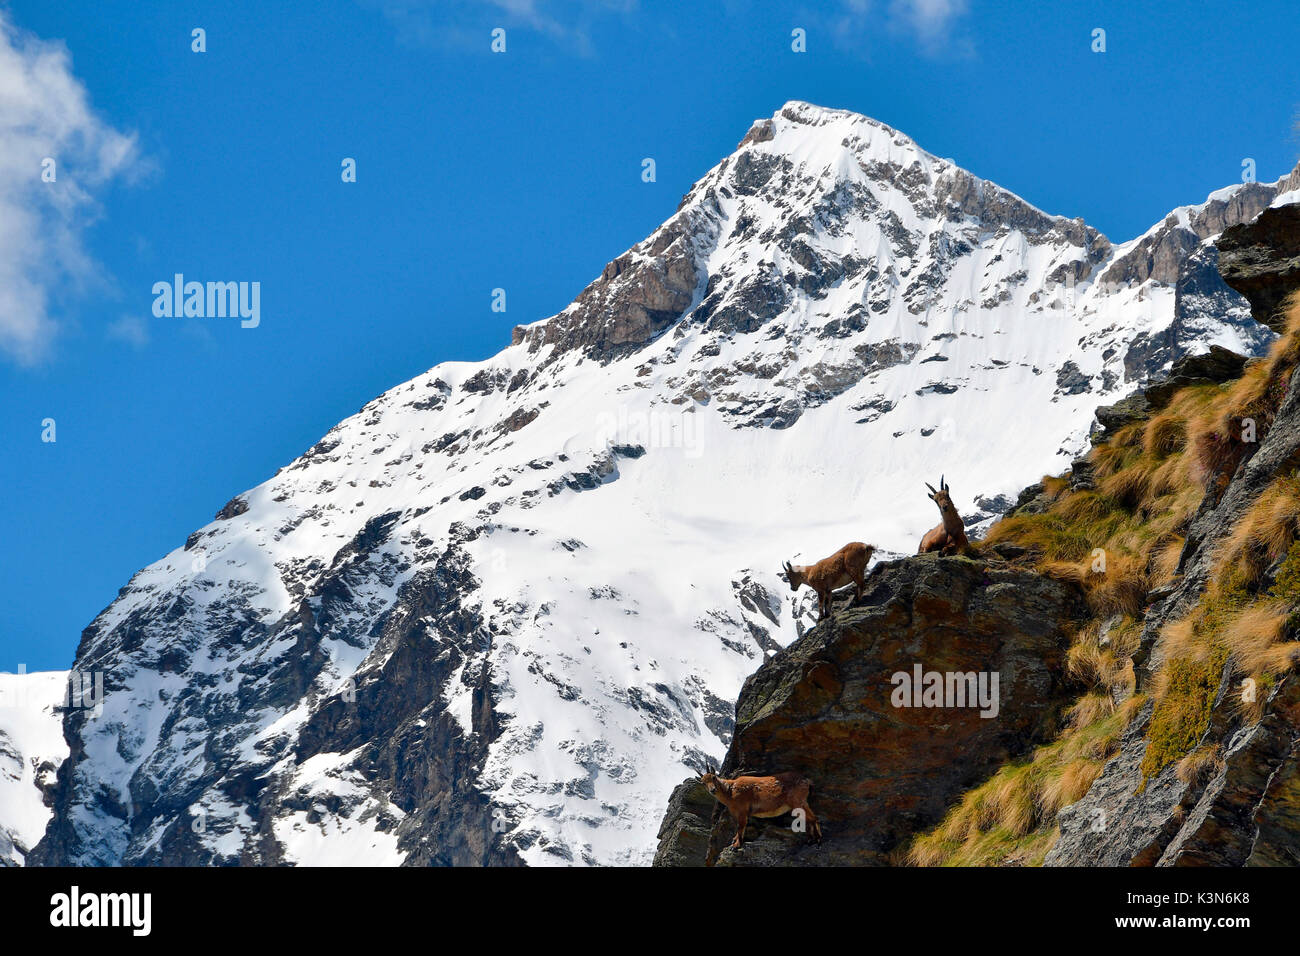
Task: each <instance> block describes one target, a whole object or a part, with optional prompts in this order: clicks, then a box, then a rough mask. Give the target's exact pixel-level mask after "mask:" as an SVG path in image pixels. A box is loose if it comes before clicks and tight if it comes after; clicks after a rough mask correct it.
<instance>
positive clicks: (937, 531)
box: [916, 475, 971, 554]
mask: <svg viewBox="0 0 1300 956" xmlns="http://www.w3.org/2000/svg"><path fill="white" fill-rule="evenodd" d="M925 487H927V488H929V489H930V500H931V501H933V502H934V503H935V504H936V505H938V506H939V514H940V515H941V516H942V519H943V520H942V521H940V522H939V523H938V524H937V525H935V526H934V527H933V528H931V529H930V530H929V531H927V532H926V533H925V537H923V538H922V539H921V547H920V548H918V549H917V551H916V553H917V554H929V553H930V552H931V551H938V552H939V553H940V554H970V552H971V546H970V541H968V540H967V539H966V527H965V525H964V524H962V520H961V515H959V514H957V509H956V508H955V507H954V506H953V503H952V497H951V496H950V495H949V494H948V484H947V482H945V481H944V480H943V475H940V476H939V490H938V491H935V490H934V485H932V484H930V483H929V482H926V485H925Z"/></svg>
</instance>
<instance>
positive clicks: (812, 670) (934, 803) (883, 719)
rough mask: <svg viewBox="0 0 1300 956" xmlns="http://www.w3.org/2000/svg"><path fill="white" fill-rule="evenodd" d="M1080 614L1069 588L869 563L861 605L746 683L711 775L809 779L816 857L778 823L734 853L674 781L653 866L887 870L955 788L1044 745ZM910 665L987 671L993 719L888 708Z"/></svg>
mask: <svg viewBox="0 0 1300 956" xmlns="http://www.w3.org/2000/svg"><path fill="white" fill-rule="evenodd" d="M1081 610H1082V608H1081V602H1080V598H1079V595H1078V593H1077V592H1076V591H1075V590H1074V588H1072V587H1070V586H1067V585H1065V584H1061V583H1059V582H1057V581H1053V580H1050V579H1048V578H1045V577H1042V576H1040V575H1037V574H1034V573H1032V572H1027V571H1019V570H1012V569H1009V568H1007V567H1005V566H1003V565H1001V564H999V563H984V562H975V561H970V560H967V559H965V558H959V557H951V558H940V557H938V556H935V555H925V556H920V557H912V558H904V559H902V560H899V561H894V562H889V563H886V564H882V565H879V566H878V568H877V570H876V572H875V573H874V574H873V576H872V578H871V579H870V580H869V582H868V586H867V592H866V594H865V595H864V597H863V600H862V602H861V604H860V605H858V606H851V602H848V603H841V604H839V605H837V606H836V610H835V614H834V618H833V621H831V622H827V623H822V624H818V625H817V626H816V627H814V628H813V629H812V630H810V631H809V632H808V633H807V634H805V635H804V636H803V637H802V638H800V639H799V640H798V641H796V642H795V643H794V644H792V645H791V646H790V647H788V648H786V649H785V650H784V651H782V652H780V653H779V654H777V655H776V656H774V657H773V658H771V659H770V660H768V661H767V662H766V663H765V664H763V666H762V667H760V668H759V669H758V671H756V672H755V673H754V674H753V675H752V676H751V677H750V678H749V679H748V680H747V681H746V682H745V685H744V688H743V689H742V690H741V694H740V699H739V701H738V703H737V705H736V731H735V737H734V739H733V741H732V744H731V748H730V750H729V751H728V753H727V757H726V761H725V763H724V764H723V767H722V770H723V772H724V774H734V773H736V772H738V771H742V770H743V771H746V772H752V773H759V774H762V773H775V772H778V771H782V770H794V771H798V772H799V773H802V774H805V775H806V776H808V777H809V778H810V779H811V780H812V781H813V785H814V790H813V795H812V805H813V809H814V811H815V812H816V813H817V814H818V816H819V817H820V818H821V822H822V824H823V827H824V832H825V840H824V842H823V844H822V845H821V846H820V847H813V846H809V845H807V843H806V838H805V836H804V835H803V834H800V833H795V832H793V831H792V830H791V828H790V826H789V818H785V819H784V820H782V819H777V820H771V821H755V822H751V824H750V832H749V834H748V842H747V843H746V846H745V848H744V850H743V851H741V852H736V851H734V850H731V849H725V848H726V847H727V844H728V843H729V842H730V841H731V839H732V837H733V836H734V833H735V831H734V827H733V824H732V821H731V818H730V816H729V815H727V814H726V813H725V812H721V813H720V812H718V811H717V804H715V803H714V802H713V800H712V799H711V798H710V797H709V796H708V794H707V793H705V792H704V791H703V790H702V789H701V788H700V787H699V785H698V784H697V783H696V782H695V781H694V780H687V781H686V782H684V783H683V784H681V785H680V786H679V787H678V788H677V790H676V791H675V792H674V794H673V796H672V799H671V802H670V806H669V810H668V814H667V816H666V817H665V820H664V823H663V826H662V828H661V830H660V843H659V850H658V853H657V854H656V858H655V863H656V865H660V866H689V865H700V864H703V863H705V862H706V860H707V862H710V863H712V862H715V861H716V863H717V864H718V865H734V866H769V865H812V866H816V865H833V864H858V865H862V864H867V865H885V864H888V863H889V862H890V860H891V854H894V853H896V852H897V851H899V850H900V849H901V848H902V847H903V846H905V844H906V840H907V838H908V837H910V836H911V835H912V834H914V833H916V832H918V830H919V829H921V828H923V827H927V826H931V825H933V824H934V823H936V822H937V821H938V820H939V819H940V817H941V816H942V815H943V813H944V811H945V810H946V809H947V807H948V806H949V805H950V804H951V802H952V801H953V800H954V799H956V798H957V797H958V796H959V795H960V794H961V793H963V792H964V791H965V790H966V789H968V788H969V787H971V786H973V785H975V784H977V783H979V782H981V781H982V780H984V779H985V778H987V777H988V776H989V775H990V774H991V773H992V772H993V771H994V770H995V769H996V768H997V767H998V766H1000V765H1001V764H1002V763H1004V762H1005V761H1007V760H1008V759H1012V758H1014V757H1016V756H1019V755H1021V754H1024V753H1026V752H1027V751H1028V750H1029V749H1030V748H1032V747H1033V746H1034V745H1035V744H1036V743H1039V742H1041V741H1043V740H1044V739H1046V738H1047V737H1048V736H1049V735H1050V734H1051V733H1052V731H1053V730H1054V729H1055V721H1056V718H1057V716H1058V710H1059V708H1058V704H1060V703H1061V702H1062V701H1063V700H1064V699H1065V688H1064V686H1063V679H1062V670H1063V662H1064V654H1065V647H1066V640H1067V635H1068V632H1069V628H1070V624H1071V622H1072V621H1073V620H1075V619H1076V618H1077V617H1078V615H1079V614H1080V613H1081ZM917 665H920V666H921V668H922V671H923V672H939V673H941V674H976V675H980V674H983V675H993V674H996V675H997V677H998V688H999V693H998V712H997V715H996V717H982V716H981V715H980V709H979V708H978V707H970V706H947V707H942V706H941V707H917V706H896V705H895V702H894V698H893V695H894V694H895V692H896V684H895V683H894V682H893V681H892V680H891V679H892V678H893V677H894V675H896V674H900V673H901V674H906V675H908V677H909V679H910V678H911V677H912V675H913V674H914V667H915V666H917ZM953 702H954V701H953V700H951V699H950V700H949V701H948V703H953ZM706 850H707V855H706Z"/></svg>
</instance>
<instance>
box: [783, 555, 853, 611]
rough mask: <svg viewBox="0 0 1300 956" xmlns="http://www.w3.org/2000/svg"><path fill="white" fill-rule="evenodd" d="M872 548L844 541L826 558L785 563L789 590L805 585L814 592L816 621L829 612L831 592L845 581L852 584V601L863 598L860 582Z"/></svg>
mask: <svg viewBox="0 0 1300 956" xmlns="http://www.w3.org/2000/svg"><path fill="white" fill-rule="evenodd" d="M875 550H876V549H875V548H874V547H872V546H871V545H869V544H863V543H862V542H861V541H854V542H853V543H852V544H846V545H845V546H844V547H842V548H840V549H839V550H838V551H836V552H835V553H834V554H832V555H831V556H830V557H829V558H824V559H822V560H821V561H818V562H817V563H816V564H811V565H800V564H791V563H790V562H789V561H787V562H785V565H784V568H785V577H786V580H787V581H789V582H790V590H791V591H798V590H799V589H800V588H801V587H803V586H804V585H805V584H806V585H808V586H809V587H810V588H812V589H813V590H814V591H816V592H817V616H818V620H821V619H822V618H824V617H826V615H827V614H829V613H830V611H831V592H832V591H834V590H835V589H836V588H842V587H844V585H846V584H850V583H852V584H853V587H854V594H853V600H855V601H859V600H861V599H862V583H863V580H864V575H865V573H866V570H867V562H868V561H870V560H871V555H872V553H873V552H875Z"/></svg>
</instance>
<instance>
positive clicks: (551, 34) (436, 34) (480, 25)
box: [363, 0, 638, 55]
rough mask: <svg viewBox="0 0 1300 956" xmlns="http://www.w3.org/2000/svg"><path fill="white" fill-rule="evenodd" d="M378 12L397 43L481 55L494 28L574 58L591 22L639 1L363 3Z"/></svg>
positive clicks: (586, 48) (585, 46)
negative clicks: (542, 41)
mask: <svg viewBox="0 0 1300 956" xmlns="http://www.w3.org/2000/svg"><path fill="white" fill-rule="evenodd" d="M363 2H368V3H369V4H371V5H372V6H377V7H378V8H379V9H380V10H382V12H383V14H384V16H385V17H387V18H388V20H389V22H391V23H392V24H393V26H394V27H395V28H396V30H397V34H398V37H399V39H400V40H401V41H402V42H405V43H408V44H414V45H421V46H438V47H446V48H457V49H483V50H486V49H487V46H488V32H489V31H490V30H491V29H492V28H494V27H498V26H499V27H505V28H507V30H510V29H520V30H525V31H531V32H534V33H538V34H541V35H543V36H545V37H547V38H549V39H550V40H551V42H552V43H554V44H556V45H559V46H562V47H563V46H567V47H569V48H571V49H572V51H573V52H575V53H579V54H584V55H585V54H588V53H590V52H591V37H590V32H591V28H592V26H593V24H594V23H595V21H596V20H598V19H600V18H602V17H605V16H609V15H629V14H632V13H634V12H636V10H637V8H638V0H363Z"/></svg>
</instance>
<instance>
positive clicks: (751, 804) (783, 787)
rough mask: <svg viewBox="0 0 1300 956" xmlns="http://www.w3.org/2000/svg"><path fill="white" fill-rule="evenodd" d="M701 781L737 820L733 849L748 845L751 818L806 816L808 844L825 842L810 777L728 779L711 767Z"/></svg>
mask: <svg viewBox="0 0 1300 956" xmlns="http://www.w3.org/2000/svg"><path fill="white" fill-rule="evenodd" d="M700 781H701V782H702V783H703V784H704V789H706V790H708V791H709V793H711V794H713V796H714V798H715V799H716V800H717V801H718V802H719V803H721V804H722V805H723V806H724V807H726V808H727V809H728V810H729V811H731V817H732V819H733V820H735V821H736V839H734V840H732V841H731V846H732V848H733V849H736V850H739V849H741V848H742V847H743V846H744V845H745V826H746V825H747V824H748V823H749V818H750V817H759V818H760V819H765V818H768V817H779V816H781V815H782V814H786V813H796V812H802V813H803V816H804V823H805V824H806V825H807V827H808V839H809V841H810V842H812V843H821V842H822V825H821V824H820V823H818V822H817V815H816V814H814V813H813V811H812V807H810V806H809V805H808V798H809V797H811V796H812V781H811V780H809V779H808V778H807V777H802V776H800V775H799V774H797V773H777V774H773V775H772V776H770V777H733V778H732V779H730V780H728V779H726V778H725V777H719V776H718V775H717V773H716V772H715V771H714V770H713V769H712V768H710V769H709V771H708V772H707V773H702V774H700Z"/></svg>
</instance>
